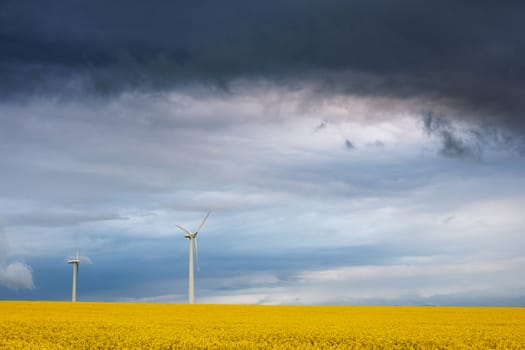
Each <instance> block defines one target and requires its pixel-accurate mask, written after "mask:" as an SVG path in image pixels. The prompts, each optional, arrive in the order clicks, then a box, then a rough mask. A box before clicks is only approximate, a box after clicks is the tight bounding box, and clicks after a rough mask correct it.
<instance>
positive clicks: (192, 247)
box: [176, 212, 210, 304]
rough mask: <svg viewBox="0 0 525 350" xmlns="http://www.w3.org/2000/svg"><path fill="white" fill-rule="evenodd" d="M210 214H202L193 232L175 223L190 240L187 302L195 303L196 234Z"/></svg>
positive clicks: (197, 257)
mask: <svg viewBox="0 0 525 350" xmlns="http://www.w3.org/2000/svg"><path fill="white" fill-rule="evenodd" d="M209 215H210V212H207V213H206V216H204V219H203V220H202V222H201V224H200V225H199V227H198V228H197V230H195V231H194V232H191V231H190V230H188V229H187V228H185V227H182V226H180V225H176V226H177V227H178V228H179V229H181V230H182V231H184V233H185V234H184V237H186V238H187V239H189V241H190V251H189V252H190V257H189V272H188V299H189V303H190V304H193V303H195V279H194V276H193V255H194V254H195V260H196V262H197V271H200V267H199V249H198V245H197V235H198V234H199V232H200V231H201V229H202V227H203V226H204V223H205V222H206V219H208V216H209Z"/></svg>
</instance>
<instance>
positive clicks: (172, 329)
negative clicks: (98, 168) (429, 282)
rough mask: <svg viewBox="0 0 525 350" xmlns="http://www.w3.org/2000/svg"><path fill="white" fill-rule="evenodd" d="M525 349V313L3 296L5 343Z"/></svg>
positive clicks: (0, 333)
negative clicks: (35, 299) (45, 299)
mask: <svg viewBox="0 0 525 350" xmlns="http://www.w3.org/2000/svg"><path fill="white" fill-rule="evenodd" d="M117 348H118V349H353V348H355V349H382V348H384V349H396V348H397V349H445V348H450V349H484V348H490V349H520V348H525V309H524V308H495V307H395V306H359V307H355V306H254V305H173V304H169V305H166V304H135V303H129V304H128V303H87V302H80V303H76V304H73V303H69V302H12V301H3V302H0V349H117Z"/></svg>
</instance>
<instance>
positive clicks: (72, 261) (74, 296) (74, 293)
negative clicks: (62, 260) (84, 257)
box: [67, 249, 80, 302]
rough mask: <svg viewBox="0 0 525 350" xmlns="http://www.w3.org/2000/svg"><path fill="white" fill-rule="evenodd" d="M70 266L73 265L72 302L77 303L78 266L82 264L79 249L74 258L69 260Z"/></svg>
mask: <svg viewBox="0 0 525 350" xmlns="http://www.w3.org/2000/svg"><path fill="white" fill-rule="evenodd" d="M67 263H68V264H73V290H72V291H71V301H72V302H75V301H77V272H78V264H80V257H79V256H78V249H77V250H76V254H75V257H74V258H69V260H68V261H67Z"/></svg>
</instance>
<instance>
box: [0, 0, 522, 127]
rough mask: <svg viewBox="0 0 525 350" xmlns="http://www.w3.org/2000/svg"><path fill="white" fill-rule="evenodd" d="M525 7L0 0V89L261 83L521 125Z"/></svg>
mask: <svg viewBox="0 0 525 350" xmlns="http://www.w3.org/2000/svg"><path fill="white" fill-rule="evenodd" d="M524 11H525V4H523V2H520V1H506V2H504V3H499V2H495V1H462V2H457V1H452V0H446V1H425V2H420V1H414V0H401V1H395V2H393V1H385V0H382V1H381V0H377V1H368V0H366V1H365V0H359V1H343V0H340V1H337V0H334V1H329V2H327V1H314V0H311V1H304V0H284V1H283V0H280V1H264V2H263V1H259V2H247V1H240V0H238V1H225V2H221V3H220V4H218V3H217V2H213V1H198V2H195V1H192V2H190V1H156V2H154V3H151V2H145V1H138V0H132V1H111V2H106V1H93V0H90V1H86V0H76V1H58V0H55V1H47V2H46V4H45V5H43V4H42V3H41V2H38V1H28V0H27V1H23V0H21V1H4V2H2V4H1V5H0V52H1V56H0V75H1V77H2V79H1V80H0V81H1V83H0V91H1V94H2V95H3V96H4V98H5V97H6V96H21V95H24V94H27V93H30V94H42V93H44V92H45V93H55V94H60V95H63V94H64V93H66V92H73V93H74V92H75V91H77V92H81V91H82V92H85V91H86V89H87V90H88V91H92V92H94V93H97V94H106V93H115V92H120V91H124V90H128V89H138V90H141V91H151V90H157V89H165V88H170V87H173V86H174V85H180V84H187V83H192V82H200V83H210V82H212V83H214V84H217V86H227V84H228V82H229V81H231V80H232V79H236V78H248V79H250V78H262V79H270V80H275V81H278V82H279V83H282V84H289V85H290V86H296V84H297V83H307V84H314V86H317V87H318V88H319V92H320V93H329V92H330V91H334V90H335V91H338V92H341V91H342V92H345V93H352V94H362V95H372V96H392V97H397V98H405V97H416V98H419V97H422V98H430V99H434V100H437V101H441V102H442V104H445V105H449V106H452V107H454V108H457V109H458V110H459V111H461V112H463V113H462V114H474V115H483V116H484V117H485V118H486V120H488V121H489V122H490V123H498V124H499V125H504V126H507V127H508V126H512V128H513V130H514V131H517V130H523V129H524V126H525V122H524V120H523V118H522V114H523V109H524V107H525V102H523V101H525V99H524V98H523V97H524V96H523V94H524V92H523V91H525V89H524V88H525V63H524V62H525V37H524V36H523V35H522V33H523V32H524V30H525V21H524V20H523V13H524ZM468 112H471V113H468Z"/></svg>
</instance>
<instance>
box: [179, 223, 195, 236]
mask: <svg viewBox="0 0 525 350" xmlns="http://www.w3.org/2000/svg"><path fill="white" fill-rule="evenodd" d="M175 226H177V227H178V228H179V229H181V230H182V231H184V232H186V233H187V234H189V235H192V234H193V233H192V232H191V231H190V230H188V229H187V228H185V227H182V226H180V225H175Z"/></svg>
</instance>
